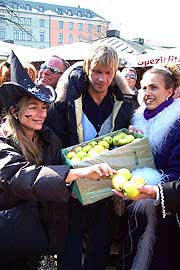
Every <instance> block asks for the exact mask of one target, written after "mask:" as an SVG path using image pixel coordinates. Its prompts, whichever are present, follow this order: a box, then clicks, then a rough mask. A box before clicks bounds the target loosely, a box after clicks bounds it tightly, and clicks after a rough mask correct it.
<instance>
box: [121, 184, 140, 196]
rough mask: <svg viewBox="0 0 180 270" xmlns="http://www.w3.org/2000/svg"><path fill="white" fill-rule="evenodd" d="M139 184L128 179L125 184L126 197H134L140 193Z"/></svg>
mask: <svg viewBox="0 0 180 270" xmlns="http://www.w3.org/2000/svg"><path fill="white" fill-rule="evenodd" d="M138 186H139V185H138V184H137V183H136V182H135V181H131V180H130V181H127V182H126V183H125V184H124V186H123V193H124V195H125V196H126V197H128V198H130V199H134V198H135V197H137V196H138V195H139V193H140V192H139V189H138Z"/></svg>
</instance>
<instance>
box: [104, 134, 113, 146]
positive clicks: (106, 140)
mask: <svg viewBox="0 0 180 270" xmlns="http://www.w3.org/2000/svg"><path fill="white" fill-rule="evenodd" d="M102 141H105V142H108V143H109V145H111V144H112V142H113V139H112V137H111V136H105V137H103V138H102Z"/></svg>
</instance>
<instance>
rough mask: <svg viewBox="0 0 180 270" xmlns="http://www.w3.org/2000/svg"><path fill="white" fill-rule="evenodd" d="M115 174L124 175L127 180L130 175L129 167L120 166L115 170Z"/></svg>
mask: <svg viewBox="0 0 180 270" xmlns="http://www.w3.org/2000/svg"><path fill="white" fill-rule="evenodd" d="M117 174H120V175H123V176H124V177H126V179H127V180H129V179H130V178H131V177H132V175H131V172H130V170H129V169H127V168H121V169H119V170H118V171H117Z"/></svg>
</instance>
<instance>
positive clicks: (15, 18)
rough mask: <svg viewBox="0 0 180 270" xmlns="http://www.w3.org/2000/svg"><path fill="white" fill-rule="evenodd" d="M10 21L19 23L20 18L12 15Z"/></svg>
mask: <svg viewBox="0 0 180 270" xmlns="http://www.w3.org/2000/svg"><path fill="white" fill-rule="evenodd" d="M12 21H13V22H15V23H20V18H18V16H13V17H12Z"/></svg>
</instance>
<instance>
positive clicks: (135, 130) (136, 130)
mask: <svg viewBox="0 0 180 270" xmlns="http://www.w3.org/2000/svg"><path fill="white" fill-rule="evenodd" d="M128 131H129V133H133V132H134V133H138V134H143V131H142V130H140V129H138V128H135V127H134V126H133V125H130V126H129V127H128Z"/></svg>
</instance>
